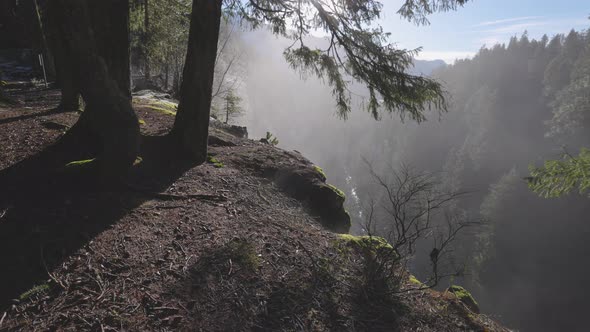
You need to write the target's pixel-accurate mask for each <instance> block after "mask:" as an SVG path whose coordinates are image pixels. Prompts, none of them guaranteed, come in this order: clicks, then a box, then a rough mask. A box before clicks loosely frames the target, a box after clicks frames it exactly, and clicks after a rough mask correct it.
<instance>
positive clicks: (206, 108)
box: [171, 0, 222, 163]
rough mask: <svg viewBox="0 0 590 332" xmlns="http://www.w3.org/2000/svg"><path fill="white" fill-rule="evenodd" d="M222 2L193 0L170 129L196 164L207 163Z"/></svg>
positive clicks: (220, 0)
mask: <svg viewBox="0 0 590 332" xmlns="http://www.w3.org/2000/svg"><path fill="white" fill-rule="evenodd" d="M221 5H222V0H194V1H193V10H192V14H191V15H192V16H191V26H190V31H189V41H188V51H187V55H186V61H185V65H184V73H183V79H182V85H181V87H180V103H179V105H178V112H177V113H176V119H175V121H174V127H173V129H172V132H171V135H172V137H174V138H176V139H177V142H178V144H179V148H180V149H181V151H183V152H185V153H186V154H187V155H188V156H189V157H190V158H191V159H193V160H194V161H195V162H199V163H202V162H205V160H207V140H208V136H209V114H210V109H211V98H212V92H213V73H214V68H215V59H216V57H217V41H218V38H219V26H220V23H221Z"/></svg>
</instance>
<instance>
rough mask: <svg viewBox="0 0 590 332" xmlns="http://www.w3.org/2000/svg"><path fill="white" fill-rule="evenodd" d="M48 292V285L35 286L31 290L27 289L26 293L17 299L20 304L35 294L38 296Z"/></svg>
mask: <svg viewBox="0 0 590 332" xmlns="http://www.w3.org/2000/svg"><path fill="white" fill-rule="evenodd" d="M48 290H49V285H48V284H41V285H38V286H35V287H33V288H31V289H29V290H28V291H26V292H24V293H22V294H21V295H20V296H19V297H18V299H19V300H20V301H21V302H22V301H26V300H28V299H30V298H31V297H33V296H34V295H36V294H40V293H43V292H46V291H48Z"/></svg>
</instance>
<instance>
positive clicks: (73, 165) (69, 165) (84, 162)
mask: <svg viewBox="0 0 590 332" xmlns="http://www.w3.org/2000/svg"><path fill="white" fill-rule="evenodd" d="M95 160H96V158H92V159H85V160H75V161H71V162H69V163H67V164H66V166H65V167H66V168H76V167H82V166H88V165H90V164H92V163H93V162H94V161H95Z"/></svg>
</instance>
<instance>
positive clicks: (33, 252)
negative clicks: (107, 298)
mask: <svg viewBox="0 0 590 332" xmlns="http://www.w3.org/2000/svg"><path fill="white" fill-rule="evenodd" d="M168 144H169V143H168V140H167V138H166V137H144V139H143V142H142V149H141V150H142V156H143V162H142V163H141V164H139V165H138V166H136V167H134V168H133V169H132V171H131V174H130V176H129V183H128V184H130V185H132V186H137V187H141V188H148V189H149V190H150V192H160V191H163V190H165V189H166V188H168V187H169V186H170V184H172V183H174V182H175V181H176V180H177V179H178V178H179V177H180V176H182V174H184V173H185V172H186V171H187V170H188V169H190V168H191V167H193V166H194V165H193V164H188V163H183V162H171V160H178V159H177V158H174V157H173V156H172V155H171V152H170V151H172V150H173V149H170V148H169V145H168ZM70 151H71V149H70ZM85 157H88V156H84V154H80V155H78V156H72V154H71V153H69V151H68V152H66V151H64V149H62V148H60V147H59V144H58V145H57V146H52V147H49V148H47V149H45V150H43V151H42V152H40V153H38V154H37V155H34V156H31V157H29V158H27V159H25V160H23V161H21V162H19V163H17V164H15V165H13V166H11V167H9V168H7V169H4V170H2V171H0V188H1V189H0V271H2V272H1V273H0V309H2V308H4V307H6V306H8V305H10V304H11V303H12V302H13V301H14V299H16V298H18V297H19V294H22V293H23V292H25V291H26V290H28V289H30V288H32V287H34V286H35V285H38V284H41V283H45V282H46V281H47V280H48V279H50V276H49V273H48V271H51V270H52V269H53V268H54V267H56V266H59V265H60V264H61V263H62V261H63V260H64V259H65V258H66V257H68V256H69V255H70V254H72V253H74V252H75V251H77V250H78V249H80V248H81V247H83V246H84V245H86V244H87V243H89V242H90V241H92V239H93V238H94V237H95V236H97V235H98V234H100V233H101V232H102V231H104V230H105V229H107V228H108V227H109V226H111V225H113V224H115V223H117V221H119V220H120V219H121V218H122V217H124V216H125V215H126V214H128V213H130V212H131V211H133V209H135V208H136V207H138V206H139V205H141V204H142V203H143V202H144V201H146V200H148V199H151V197H149V195H145V194H141V193H138V192H137V191H129V190H128V189H126V188H128V187H127V186H119V187H118V188H104V187H101V185H100V184H99V183H96V182H93V179H92V178H93V177H92V176H88V175H85V174H83V173H80V172H79V173H72V172H64V171H63V165H65V163H67V162H68V161H71V160H72V159H73V160H76V159H75V158H85ZM0 311H1V310H0Z"/></svg>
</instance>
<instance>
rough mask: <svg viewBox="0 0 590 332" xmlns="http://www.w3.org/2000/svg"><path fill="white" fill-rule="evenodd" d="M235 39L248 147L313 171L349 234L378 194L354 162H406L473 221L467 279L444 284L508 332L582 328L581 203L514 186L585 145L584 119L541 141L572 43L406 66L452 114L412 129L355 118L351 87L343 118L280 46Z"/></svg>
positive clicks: (465, 254) (464, 242)
mask: <svg viewBox="0 0 590 332" xmlns="http://www.w3.org/2000/svg"><path fill="white" fill-rule="evenodd" d="M576 36H577V37H576V38H578V39H579V44H581V46H580V45H578V49H577V50H575V51H572V52H577V53H576V54H569V55H567V56H571V57H572V58H576V57H583V56H584V55H582V53H583V52H584V49H585V48H584V47H586V48H587V46H585V45H584V43H587V42H588V38H587V37H586V35H585V34H583V33H577V35H576ZM568 38H573V37H571V36H568ZM238 39H239V43H240V45H239V49H240V52H241V57H242V59H243V61H244V67H245V70H244V76H243V78H242V81H241V84H240V87H239V92H240V95H241V96H242V98H243V101H244V107H245V108H246V111H245V113H244V115H243V116H242V117H241V118H239V119H237V120H236V123H238V124H240V125H244V126H247V127H248V131H249V135H250V138H253V139H258V138H261V137H264V136H265V134H266V132H271V133H272V134H273V135H274V136H276V137H277V138H278V139H279V142H280V143H279V147H281V148H283V149H286V150H297V151H299V152H301V153H302V154H303V155H305V156H306V157H307V158H309V159H310V160H311V161H313V162H314V163H315V164H317V165H318V166H320V167H322V168H323V169H324V171H325V173H326V174H327V178H328V182H329V183H332V184H334V185H335V186H337V187H338V188H341V189H342V190H343V191H344V192H345V193H346V194H347V202H346V205H347V208H348V210H349V211H350V213H351V216H352V219H353V227H352V231H351V232H352V233H354V234H364V233H365V232H366V229H365V227H364V225H363V222H364V218H365V217H366V214H365V213H364V211H365V209H366V207H367V204H368V201H369V199H370V198H371V197H373V196H374V195H375V193H376V192H377V188H376V185H375V183H374V181H372V179H371V176H370V175H369V174H368V169H367V165H366V163H365V162H364V161H363V159H366V160H367V161H369V162H370V164H371V165H372V166H373V167H375V169H377V170H379V171H380V172H387V170H388V169H390V167H394V168H395V167H399V166H400V165H402V164H405V165H410V166H411V167H412V168H413V169H416V170H420V171H426V172H430V173H432V174H437V176H438V177H439V179H440V183H441V186H444V187H446V188H453V189H454V190H459V191H465V192H468V193H469V194H468V195H465V196H464V197H463V198H462V199H461V200H460V201H459V202H458V203H457V206H456V209H459V210H460V211H461V212H462V213H464V214H465V215H469V216H470V217H471V218H474V219H477V220H482V221H483V224H484V226H482V227H480V228H478V229H477V230H475V231H472V232H470V233H469V234H466V235H464V236H462V237H461V239H460V243H459V244H458V245H457V247H456V248H455V252H456V255H457V257H460V258H461V259H463V260H464V261H465V262H466V264H467V266H468V268H467V272H466V273H465V275H464V276H462V277H458V278H453V279H451V280H447V281H446V282H445V283H444V285H443V286H448V285H449V284H451V283H453V282H458V281H460V282H461V283H463V284H466V285H468V287H469V288H470V290H472V291H473V293H474V295H475V297H476V299H477V300H478V301H479V303H480V305H481V307H482V310H483V312H485V313H487V314H489V315H491V316H493V317H495V318H497V319H498V320H500V321H502V322H503V323H505V324H507V325H508V326H509V327H512V328H515V329H519V330H522V331H555V330H569V331H580V330H583V329H585V321H584V319H583V317H584V316H583V312H585V311H587V310H588V309H590V308H589V306H588V304H586V301H585V294H588V292H589V291H590V286H589V285H588V284H587V282H586V280H587V277H586V276H587V273H588V270H589V269H590V268H588V267H587V265H586V264H585V263H584V261H585V259H586V258H587V257H588V254H590V244H588V242H587V239H588V237H589V235H590V224H589V223H588V215H589V214H590V205H589V204H588V197H586V196H584V195H580V194H577V193H572V194H570V195H568V196H565V197H563V198H559V199H544V198H540V197H539V196H537V195H536V194H534V193H533V192H532V191H531V190H530V189H529V188H528V187H527V182H526V181H525V180H524V178H525V177H527V176H528V175H529V165H531V164H537V165H538V164H539V163H540V162H542V161H543V160H546V159H558V158H559V157H560V155H561V154H563V151H564V148H565V149H567V151H577V149H579V147H581V146H588V135H587V134H586V132H587V131H588V127H584V125H585V124H587V122H586V123H584V122H582V123H578V124H577V125H578V127H580V128H581V130H577V131H576V133H575V134H570V135H566V136H563V135H561V136H560V137H557V136H556V135H551V133H550V132H551V131H552V129H555V127H556V126H558V127H559V123H558V121H556V120H555V117H556V115H555V112H554V109H555V107H554V106H555V105H554V104H555V101H554V100H555V95H556V92H555V91H557V90H559V89H560V88H562V87H564V86H566V85H567V77H566V78H565V79H563V80H562V81H563V82H561V83H559V84H561V85H560V86H557V85H555V84H552V83H551V80H552V77H550V76H548V75H550V73H549V74H548V72H550V70H549V71H548V68H551V66H555V62H556V61H558V60H559V59H560V57H563V56H564V55H563V54H564V53H565V52H566V49H568V47H569V46H571V43H570V44H568V42H567V38H566V36H556V37H554V38H553V40H551V41H549V39H548V38H547V37H544V38H543V40H540V41H536V40H532V41H531V40H529V39H528V37H527V36H526V35H523V36H522V37H521V38H513V39H512V40H511V42H510V44H509V45H496V46H495V47H493V48H487V49H486V48H484V49H482V50H481V51H480V52H479V53H478V54H477V55H476V56H475V57H474V58H473V59H471V60H459V61H457V62H456V63H455V64H454V65H445V64H444V62H442V61H416V62H415V67H414V68H413V71H414V72H415V73H417V74H423V75H431V76H433V77H435V78H437V79H438V80H440V81H442V82H443V83H444V85H445V89H446V90H447V92H448V94H449V95H448V101H449V106H450V107H449V111H448V113H441V112H439V111H438V110H431V111H430V112H429V113H428V121H427V122H424V123H421V124H417V123H415V122H412V121H403V119H400V118H399V116H398V115H397V114H391V115H389V114H384V115H383V117H382V118H381V119H380V120H379V121H376V120H375V119H373V118H372V117H371V115H370V114H369V113H368V112H366V111H365V110H364V107H363V97H362V95H363V90H362V89H361V88H360V87H358V86H354V85H353V89H355V91H353V93H354V95H353V102H354V104H355V107H354V108H355V109H354V111H353V112H352V113H351V114H350V115H349V117H348V119H347V120H343V119H341V118H339V116H338V114H337V111H336V107H335V102H334V100H333V98H332V95H331V89H330V87H328V86H327V85H326V84H324V82H322V81H321V80H319V79H317V78H315V77H313V76H309V77H306V76H305V75H302V74H301V73H298V72H296V71H294V70H292V69H291V68H289V66H288V64H287V63H286V62H285V60H284V58H283V56H282V53H283V50H284V49H285V48H286V47H288V46H289V45H290V43H291V42H290V41H289V40H287V39H283V38H280V37H275V36H273V35H272V34H271V33H270V32H268V31H265V30H256V31H245V32H241V33H240V36H239V38H238ZM308 43H312V44H314V43H315V44H316V45H322V43H325V41H323V40H322V39H321V38H317V39H312V40H310V41H308ZM556 59H557V60H556ZM573 61H574V60H572V61H570V62H568V63H573ZM570 66H572V67H570V68H569V70H573V65H570ZM566 76H567V74H566ZM551 89H553V91H551ZM357 94H358V95H357ZM552 103H553V104H552ZM427 255H428V252H417V253H416V257H415V258H414V262H413V264H412V266H413V267H414V268H415V270H414V271H411V272H412V273H415V274H416V275H417V276H418V277H420V276H421V274H422V272H421V271H422V270H423V268H424V266H426V265H427V264H428V263H429V261H428V259H427V257H428V256H427ZM443 288H444V287H443Z"/></svg>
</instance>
